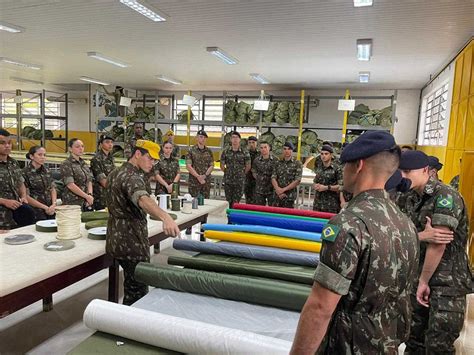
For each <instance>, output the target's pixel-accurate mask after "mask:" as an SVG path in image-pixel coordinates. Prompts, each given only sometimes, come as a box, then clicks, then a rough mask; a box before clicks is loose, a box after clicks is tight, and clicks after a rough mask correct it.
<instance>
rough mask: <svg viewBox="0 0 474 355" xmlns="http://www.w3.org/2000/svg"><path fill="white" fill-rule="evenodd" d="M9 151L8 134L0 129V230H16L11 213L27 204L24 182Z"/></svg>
mask: <svg viewBox="0 0 474 355" xmlns="http://www.w3.org/2000/svg"><path fill="white" fill-rule="evenodd" d="M11 151H12V141H11V137H10V132H8V131H7V130H5V129H1V128H0V181H2V183H1V184H0V230H4V229H12V228H16V227H17V226H18V224H17V222H16V221H15V219H14V218H13V211H15V210H17V209H18V208H20V207H21V206H22V204H23V203H28V200H27V195H26V187H25V184H24V182H25V180H24V178H23V176H22V174H21V169H20V166H19V165H18V162H17V161H16V160H15V159H13V158H12V157H10V153H11Z"/></svg>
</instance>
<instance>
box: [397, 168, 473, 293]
mask: <svg viewBox="0 0 474 355" xmlns="http://www.w3.org/2000/svg"><path fill="white" fill-rule="evenodd" d="M400 201H404V203H405V206H401V208H404V210H405V211H406V213H407V214H408V216H409V217H410V218H411V220H412V221H413V223H415V226H416V229H417V231H418V232H421V231H423V230H424V229H425V225H426V217H430V218H431V224H432V225H433V226H444V227H449V229H451V230H452V231H453V232H454V240H453V241H452V242H451V243H449V244H447V245H446V249H445V251H444V254H443V257H442V258H441V261H440V263H439V265H438V267H437V268H436V270H435V272H434V274H433V276H432V277H431V279H430V282H429V286H430V288H431V292H432V293H437V294H442V295H444V296H447V295H450V296H462V295H465V294H467V293H470V292H472V288H473V285H472V275H471V271H470V269H469V264H468V258H467V254H466V245H467V239H468V219H467V211H466V205H465V203H464V200H463V198H462V197H461V195H460V194H459V193H458V192H457V191H455V190H454V189H453V188H451V187H450V186H447V185H445V184H443V183H442V182H440V181H437V180H436V179H434V178H431V177H430V178H429V180H428V183H427V184H426V186H425V188H424V190H423V194H422V195H421V196H420V195H419V194H418V193H417V192H416V191H415V190H410V191H409V192H408V193H407V194H406V196H405V198H404V199H401V200H400ZM427 245H428V244H427V243H425V242H422V243H421V247H420V251H421V254H420V268H419V271H420V272H421V270H422V267H423V263H424V260H425V254H426V247H427Z"/></svg>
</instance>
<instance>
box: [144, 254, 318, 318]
mask: <svg viewBox="0 0 474 355" xmlns="http://www.w3.org/2000/svg"><path fill="white" fill-rule="evenodd" d="M135 279H136V280H137V281H138V282H143V283H145V284H147V285H150V286H154V287H159V288H164V289H169V290H175V291H182V292H190V293H196V294H201V295H208V296H213V297H218V298H224V299H228V300H234V301H243V302H249V303H255V304H261V305H266V306H273V307H277V308H282V309H289V310H293V311H301V309H302V308H303V306H304V304H305V302H306V299H307V298H308V295H309V293H310V292H311V286H308V285H302V284H297V283H293V282H288V281H277V280H271V279H265V278H260V277H249V276H237V275H228V274H220V273H216V272H209V271H201V270H194V269H182V268H177V267H173V266H162V265H153V264H149V263H139V264H138V265H137V267H136V269H135Z"/></svg>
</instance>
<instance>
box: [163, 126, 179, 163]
mask: <svg viewBox="0 0 474 355" xmlns="http://www.w3.org/2000/svg"><path fill="white" fill-rule="evenodd" d="M167 142H168V143H171V144H172V145H173V151H172V152H171V156H172V157H173V158H178V159H179V153H180V149H179V146H178V145H177V144H175V143H174V132H173V131H172V130H171V129H170V130H168V132H166V134H165V136H164V139H163V144H165V143H167ZM162 155H163V150H161V151H160V158H162Z"/></svg>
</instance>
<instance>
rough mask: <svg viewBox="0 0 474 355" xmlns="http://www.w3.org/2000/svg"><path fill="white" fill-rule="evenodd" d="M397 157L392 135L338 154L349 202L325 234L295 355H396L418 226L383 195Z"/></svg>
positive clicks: (371, 136)
mask: <svg viewBox="0 0 474 355" xmlns="http://www.w3.org/2000/svg"><path fill="white" fill-rule="evenodd" d="M399 157H400V148H399V147H398V146H397V145H396V144H395V139H394V138H393V136H392V135H390V134H389V133H387V132H377V131H373V132H367V133H365V134H363V135H361V136H360V137H359V138H357V139H356V140H355V141H354V142H353V143H351V144H349V145H348V146H347V148H346V149H345V150H344V151H343V152H342V155H341V161H342V162H343V163H345V165H344V187H345V188H346V189H347V190H348V191H349V192H352V193H353V194H354V197H353V199H352V200H351V201H349V203H348V205H347V207H346V208H345V209H344V210H342V211H341V212H340V213H339V214H338V215H337V216H334V217H333V218H331V220H330V221H329V223H328V224H327V225H326V226H325V228H324V229H323V232H322V243H323V246H322V250H321V254H320V261H319V265H318V267H317V269H316V272H315V273H314V284H313V287H312V290H311V294H310V296H309V298H308V300H307V301H306V304H305V306H304V308H303V311H302V312H301V317H300V321H299V324H298V329H297V332H296V336H295V340H294V343H293V348H292V353H293V354H314V352H315V351H316V350H317V353H318V354H398V345H399V344H400V343H401V342H402V341H404V340H405V338H406V334H407V330H408V327H407V325H408V321H409V316H410V298H409V293H410V290H411V288H412V286H413V283H414V279H415V276H416V268H417V264H418V239H417V236H416V230H415V227H414V225H413V223H412V222H411V221H410V220H409V218H407V217H406V216H405V215H404V214H403V213H402V212H400V210H399V209H398V208H397V206H396V205H395V204H394V203H393V202H391V201H390V199H389V198H388V194H387V193H386V192H385V191H384V185H385V183H386V182H387V180H388V178H389V177H390V176H391V175H392V174H393V172H394V171H395V170H396V169H397V167H398V163H399Z"/></svg>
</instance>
